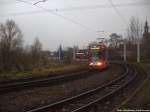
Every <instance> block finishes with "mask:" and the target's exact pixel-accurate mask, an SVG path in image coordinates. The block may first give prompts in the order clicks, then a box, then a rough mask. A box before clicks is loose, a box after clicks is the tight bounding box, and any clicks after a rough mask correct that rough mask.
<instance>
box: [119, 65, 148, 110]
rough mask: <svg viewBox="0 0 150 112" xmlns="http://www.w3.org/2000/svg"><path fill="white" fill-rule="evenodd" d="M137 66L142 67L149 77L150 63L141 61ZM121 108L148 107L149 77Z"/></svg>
mask: <svg viewBox="0 0 150 112" xmlns="http://www.w3.org/2000/svg"><path fill="white" fill-rule="evenodd" d="M139 66H141V67H143V68H144V69H145V70H146V71H147V73H148V75H149V77H150V64H148V63H147V64H145V63H142V64H140V65H139ZM122 108H126V109H127V108H129V109H150V78H149V79H148V81H147V82H146V83H145V84H144V86H143V87H142V89H141V90H140V91H139V92H138V93H137V94H136V95H135V96H134V97H133V98H132V99H131V100H130V101H129V102H128V103H127V104H125V105H124V106H123V107H122Z"/></svg>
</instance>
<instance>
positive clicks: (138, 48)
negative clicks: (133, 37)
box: [137, 24, 140, 63]
mask: <svg viewBox="0 0 150 112" xmlns="http://www.w3.org/2000/svg"><path fill="white" fill-rule="evenodd" d="M137 63H140V37H139V29H138V24H137Z"/></svg>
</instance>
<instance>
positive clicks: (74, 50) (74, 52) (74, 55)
mask: <svg viewBox="0 0 150 112" xmlns="http://www.w3.org/2000/svg"><path fill="white" fill-rule="evenodd" d="M73 60H74V61H75V60H76V47H75V46H74V47H73Z"/></svg>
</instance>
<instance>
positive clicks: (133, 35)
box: [127, 17, 142, 59]
mask: <svg viewBox="0 0 150 112" xmlns="http://www.w3.org/2000/svg"><path fill="white" fill-rule="evenodd" d="M141 39H142V25H141V24H140V21H139V19H138V18H137V17H132V18H131V20H130V26H129V28H127V50H128V51H131V57H133V56H137V55H138V58H139V56H140V49H141V48H140V44H141V42H142V41H141ZM134 59H135V57H134Z"/></svg>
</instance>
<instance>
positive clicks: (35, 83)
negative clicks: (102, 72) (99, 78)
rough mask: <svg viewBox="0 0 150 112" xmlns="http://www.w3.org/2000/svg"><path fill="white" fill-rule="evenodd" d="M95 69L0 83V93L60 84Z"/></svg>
mask: <svg viewBox="0 0 150 112" xmlns="http://www.w3.org/2000/svg"><path fill="white" fill-rule="evenodd" d="M94 73H95V71H94V72H93V71H90V70H85V71H82V72H77V73H72V74H64V75H57V76H52V77H46V78H39V79H28V80H22V81H16V82H10V83H4V84H0V94H6V93H8V92H13V91H19V90H23V89H27V88H32V87H42V86H49V85H50V86H53V85H56V84H57V85H58V84H62V83H63V82H67V81H72V80H77V79H80V78H84V77H88V76H90V75H91V74H94Z"/></svg>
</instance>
